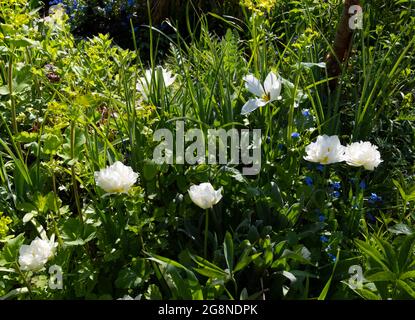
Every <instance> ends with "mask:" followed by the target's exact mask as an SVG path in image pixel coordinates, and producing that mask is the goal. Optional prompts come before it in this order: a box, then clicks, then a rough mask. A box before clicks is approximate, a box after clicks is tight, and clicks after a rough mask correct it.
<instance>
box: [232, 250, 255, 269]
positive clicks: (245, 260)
mask: <svg viewBox="0 0 415 320" xmlns="http://www.w3.org/2000/svg"><path fill="white" fill-rule="evenodd" d="M261 254H262V252H259V253H255V254H253V255H251V256H248V255H246V254H245V255H242V257H241V258H240V259H239V261H238V263H237V265H236V267H235V269H234V270H233V271H234V272H237V271H239V270H242V269H243V268H245V267H246V266H247V265H249V264H250V263H251V262H252V261H254V260H255V259H257V258H258V257H259V256H260V255H261Z"/></svg>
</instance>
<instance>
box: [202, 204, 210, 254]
mask: <svg viewBox="0 0 415 320" xmlns="http://www.w3.org/2000/svg"><path fill="white" fill-rule="evenodd" d="M208 230H209V209H206V215H205V243H204V246H203V256H204V257H205V259H207V242H208Z"/></svg>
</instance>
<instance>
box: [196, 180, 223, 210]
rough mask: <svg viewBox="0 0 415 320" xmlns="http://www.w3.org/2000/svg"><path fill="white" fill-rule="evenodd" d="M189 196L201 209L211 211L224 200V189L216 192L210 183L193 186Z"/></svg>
mask: <svg viewBox="0 0 415 320" xmlns="http://www.w3.org/2000/svg"><path fill="white" fill-rule="evenodd" d="M189 196H190V199H192V201H193V202H194V203H195V204H196V205H197V206H199V207H200V208H202V209H209V208H212V207H213V206H214V205H215V204H217V203H218V202H219V201H220V199H222V187H221V188H220V189H218V190H215V189H213V186H212V185H211V184H210V183H209V182H204V183H201V184H199V185H193V186H191V187H190V188H189Z"/></svg>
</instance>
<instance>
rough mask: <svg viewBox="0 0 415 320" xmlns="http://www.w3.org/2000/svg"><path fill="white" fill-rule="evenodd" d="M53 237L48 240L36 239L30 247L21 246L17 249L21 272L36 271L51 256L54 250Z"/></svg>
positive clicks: (55, 244)
mask: <svg viewBox="0 0 415 320" xmlns="http://www.w3.org/2000/svg"><path fill="white" fill-rule="evenodd" d="M57 245H58V244H57V243H55V235H52V237H51V238H50V240H43V239H40V238H38V237H36V239H35V240H33V241H32V242H31V243H30V245H26V244H24V245H22V246H21V247H20V249H19V265H20V269H21V270H23V271H38V270H40V269H42V268H43V267H44V265H45V264H46V262H48V260H49V259H50V258H51V257H52V256H53V254H54V251H55V248H56V246H57Z"/></svg>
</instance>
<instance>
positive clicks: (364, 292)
mask: <svg viewBox="0 0 415 320" xmlns="http://www.w3.org/2000/svg"><path fill="white" fill-rule="evenodd" d="M353 291H355V292H356V293H357V294H358V295H360V296H361V297H362V298H363V299H366V300H381V297H380V296H379V295H377V294H376V293H373V292H372V291H370V290H368V289H353Z"/></svg>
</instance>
